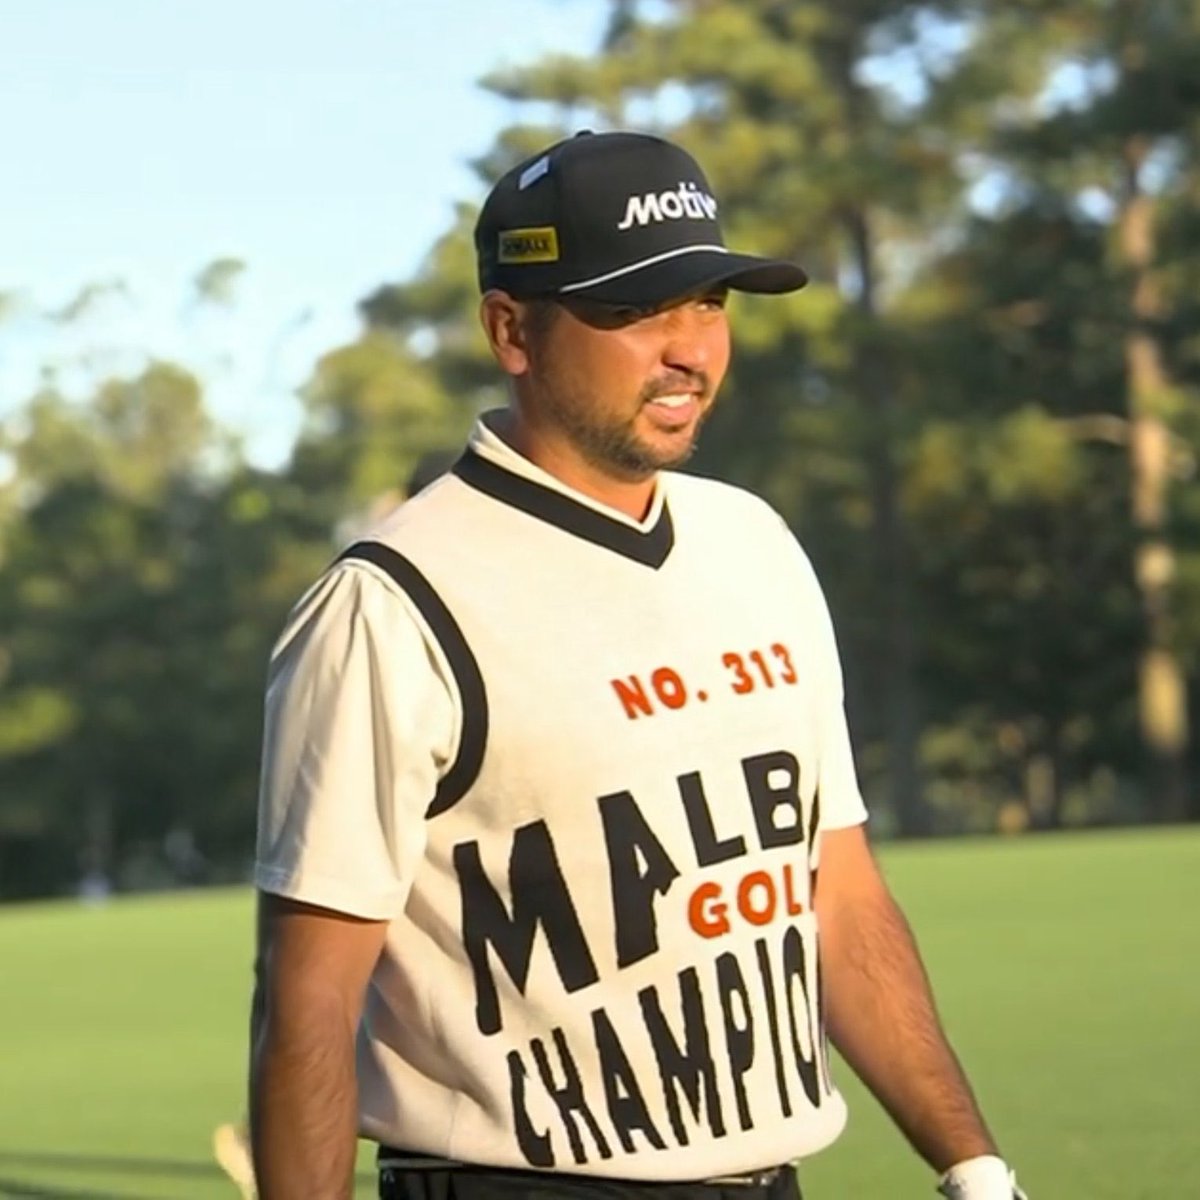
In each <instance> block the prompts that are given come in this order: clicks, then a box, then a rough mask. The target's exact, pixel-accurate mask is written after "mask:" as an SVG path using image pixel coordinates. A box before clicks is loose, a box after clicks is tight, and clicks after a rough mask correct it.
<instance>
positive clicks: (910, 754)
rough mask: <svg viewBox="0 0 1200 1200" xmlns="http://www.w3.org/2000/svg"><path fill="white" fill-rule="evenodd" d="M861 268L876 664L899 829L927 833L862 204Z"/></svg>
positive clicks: (857, 246)
mask: <svg viewBox="0 0 1200 1200" xmlns="http://www.w3.org/2000/svg"><path fill="white" fill-rule="evenodd" d="M845 224H846V229H847V232H848V234H849V237H850V243H851V246H852V252H853V256H854V265H855V268H856V271H857V274H858V280H859V293H858V299H857V308H858V311H859V314H860V317H861V323H862V328H861V336H859V337H858V338H857V339H856V348H855V355H856V361H855V366H854V373H855V378H856V380H857V385H858V390H859V394H860V396H861V397H862V401H863V404H864V406H865V408H866V411H867V414H868V420H867V435H866V443H867V463H868V470H869V474H870V481H871V484H870V486H871V511H872V516H873V528H872V536H873V541H874V548H875V554H874V565H875V579H876V591H875V603H876V604H877V605H878V606H879V616H880V629H881V637H880V639H879V646H880V656H879V661H878V663H877V664H876V666H877V668H878V672H879V676H880V694H881V695H882V697H883V719H884V730H885V737H886V743H887V774H888V788H889V793H890V799H891V803H892V808H893V811H894V812H895V815H896V821H897V824H898V827H899V832H900V833H901V835H903V836H906V837H912V836H916V835H919V834H925V833H929V832H930V829H931V822H930V814H929V809H928V807H927V806H926V804H925V798H924V795H923V793H922V788H921V777H920V769H919V765H918V749H917V743H918V739H919V737H920V732H921V719H920V700H919V694H918V688H917V678H916V676H917V646H916V635H915V631H914V622H913V615H914V607H913V589H912V564H911V559H910V556H909V552H908V540H907V537H906V535H905V529H904V519H903V515H902V513H901V511H900V502H899V485H898V472H897V470H896V460H895V445H896V441H897V429H896V424H897V422H896V396H895V391H894V388H893V386H892V383H891V377H890V374H889V370H888V364H887V354H886V347H885V345H884V339H883V338H882V337H881V336H880V333H881V330H880V323H879V313H878V307H877V298H876V289H875V258H874V247H873V245H872V242H871V228H870V222H869V219H868V217H867V214H866V213H865V212H864V211H863V210H862V209H851V210H850V211H848V212H847V213H846V216H845Z"/></svg>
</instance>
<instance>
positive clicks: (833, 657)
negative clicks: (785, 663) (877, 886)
mask: <svg viewBox="0 0 1200 1200" xmlns="http://www.w3.org/2000/svg"><path fill="white" fill-rule="evenodd" d="M788 536H789V538H790V539H791V541H792V544H793V546H795V548H796V553H797V555H798V556H799V559H800V565H801V571H802V575H803V581H802V587H803V603H804V604H806V605H807V607H808V618H809V621H810V623H811V625H812V627H813V633H814V645H815V657H816V660H817V662H818V664H819V666H818V670H819V672H820V683H819V685H818V686H819V689H820V690H819V695H818V700H817V722H818V751H817V754H818V768H817V769H818V777H817V789H818V795H819V797H820V805H821V816H820V821H819V824H818V838H817V844H816V846H814V848H813V863H814V866H815V865H816V862H817V860H818V859H819V857H820V833H821V832H822V831H824V830H828V829H846V828H848V827H849V826H851V825H861V824H862V823H863V822H864V821H866V819H867V806H866V804H865V803H864V801H863V798H862V791H861V790H860V788H859V786H858V773H857V771H856V770H855V767H854V751H853V749H852V748H851V744H850V730H849V727H848V725H847V723H846V707H845V688H844V686H843V683H842V664H841V660H840V658H839V656H838V648H837V637H836V635H835V633H834V629H833V619H832V618H831V616H830V614H829V605H828V604H827V603H826V600H825V593H824V592H823V591H822V589H821V584H820V582H819V580H818V579H817V575H816V572H815V571H814V570H813V566H812V563H811V562H810V561H809V558H808V555H807V554H805V553H804V550H803V548H802V547H801V546H800V545H799V544H798V543H797V542H796V541H795V539H794V538H792V535H791V533H790V532H789V534H788Z"/></svg>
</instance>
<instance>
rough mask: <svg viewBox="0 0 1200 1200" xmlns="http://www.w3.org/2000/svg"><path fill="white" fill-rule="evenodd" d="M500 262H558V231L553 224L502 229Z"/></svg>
mask: <svg viewBox="0 0 1200 1200" xmlns="http://www.w3.org/2000/svg"><path fill="white" fill-rule="evenodd" d="M500 262H502V263H547V262H558V231H557V230H556V229H555V228H554V226H553V225H543V226H541V227H540V228H537V229H506V230H504V231H503V232H502V233H501V234H500Z"/></svg>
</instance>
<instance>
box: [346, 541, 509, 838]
mask: <svg viewBox="0 0 1200 1200" xmlns="http://www.w3.org/2000/svg"><path fill="white" fill-rule="evenodd" d="M345 559H358V560H361V561H363V562H369V563H374V565H375V566H377V567H378V568H379V569H380V570H381V571H386V572H387V574H388V575H390V576H391V577H392V579H393V580H395V582H396V585H397V586H398V587H399V588H400V590H401V591H403V592H404V594H405V595H406V596H407V597H408V598H409V599H410V600H411V601H412V602H413V603H414V604H415V605H416V606H417V609H418V610H419V611H420V613H421V616H423V617H424V618H425V620H426V622H427V623H428V625H429V628H430V629H432V630H433V636H434V637H435V638H437V641H438V645H439V646H441V648H442V653H443V654H445V656H446V660H447V661H448V662H449V664H450V670H451V671H452V672H453V673H454V679H455V682H456V683H457V684H458V690H459V694H460V696H461V697H462V714H463V718H462V720H463V724H462V735H461V736H460V737H459V740H458V754H457V755H456V756H455V759H454V762H453V763H451V764H450V770H448V771H447V772H446V774H445V775H443V776H442V779H441V781H440V782H439V783H438V786H437V791H436V792H435V793H434V797H433V803H432V804H430V806H429V809H428V811H427V812H426V814H425V815H426V816H427V817H436V816H437V815H438V814H439V813H443V812H445V811H446V810H447V809H448V808H450V807H451V806H452V805H454V804H457V803H458V801H459V800H461V799H462V798H463V796H465V795H466V793H467V789H468V788H469V787H470V786H471V784H473V783H474V782H475V780H476V779H477V778H478V777H479V769H480V767H482V766H483V751H484V747H485V746H486V745H487V736H488V703H487V689H486V688H485V687H484V685H483V676H482V675H481V674H480V672H479V664H478V663H477V662H476V661H475V655H474V654H472V653H471V647H470V646H468V645H467V639H466V638H465V637H463V633H462V630H461V629H459V627H458V622H457V621H455V619H454V617H453V616H452V615H451V614H450V610H449V609H448V608H447V607H446V606H445V604H443V603H442V599H441V597H440V596H439V595H438V594H437V592H435V591H434V590H433V586H432V584H430V582H429V580H427V579H426V578H425V576H424V575H422V574H421V572H420V571H418V570H417V568H416V567H415V566H413V564H412V563H411V562H409V561H408V559H407V558H405V557H404V555H403V554H399V553H397V552H396V551H395V550H393V549H392V548H391V547H390V546H385V545H383V544H382V543H381V542H355V544H354V545H353V546H351V547H350V548H349V549H347V550H344V551H343V552H342V553H341V554H340V555H338V561H339V562H341V561H343V560H345Z"/></svg>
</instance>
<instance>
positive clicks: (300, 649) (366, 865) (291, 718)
mask: <svg viewBox="0 0 1200 1200" xmlns="http://www.w3.org/2000/svg"><path fill="white" fill-rule="evenodd" d="M447 680H448V669H447V668H446V667H445V664H444V662H443V661H442V660H441V656H440V653H439V652H438V650H437V646H436V642H435V641H434V639H433V638H432V636H431V635H430V633H429V631H428V630H427V629H426V628H425V626H424V623H423V621H422V619H421V618H420V615H419V614H418V613H417V611H416V609H415V607H414V606H413V605H412V604H411V602H410V601H408V599H407V597H406V596H405V595H404V594H403V592H401V591H400V590H399V589H398V588H397V587H396V586H395V585H394V584H393V583H391V581H390V580H388V579H386V577H384V576H383V575H382V573H380V572H377V571H376V570H375V569H374V568H372V567H371V566H369V565H362V564H351V563H343V564H339V565H337V566H335V567H334V568H333V569H331V570H330V572H329V573H328V574H326V575H325V576H324V577H323V578H322V579H321V580H319V581H318V582H317V583H316V584H315V585H314V586H313V588H311V589H310V591H309V592H308V593H307V595H305V596H304V598H303V599H302V600H301V601H300V602H299V604H297V606H296V608H295V609H294V610H293V612H292V614H291V617H290V619H289V621H288V624H287V626H286V628H285V629H284V632H283V634H282V636H281V637H280V639H279V641H278V643H277V645H276V647H275V650H274V652H273V654H272V656H271V663H270V668H269V672H268V679H267V693H266V712H265V724H264V734H263V761H262V773H261V779H260V788H259V805H258V837H257V850H256V859H257V861H256V866H255V883H256V884H257V885H258V887H259V888H261V889H262V890H263V891H267V892H272V893H275V894H278V895H283V896H288V897H290V898H292V899H295V900H302V901H304V902H306V903H310V904H315V905H319V906H321V907H323V908H331V909H334V910H336V911H339V912H345V913H349V914H351V915H354V916H359V917H365V918H370V919H381V920H383V919H390V918H392V917H395V916H397V915H399V913H400V912H401V910H402V909H403V906H404V904H405V902H406V900H407V896H408V890H409V887H410V885H411V882H412V878H413V875H414V873H415V871H416V868H417V865H418V864H419V862H420V860H421V857H422V855H423V854H424V850H425V811H426V809H427V808H428V807H429V804H430V802H431V800H432V799H433V796H434V792H435V789H436V787H437V783H438V779H439V775H440V773H441V772H442V771H443V770H444V769H445V768H446V765H447V763H448V762H449V761H450V760H451V758H452V755H453V751H454V740H455V737H456V730H457V729H458V727H459V721H458V718H457V714H456V708H455V705H456V700H455V696H456V693H455V691H454V689H453V688H452V687H450V686H449V685H448V682H447Z"/></svg>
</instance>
